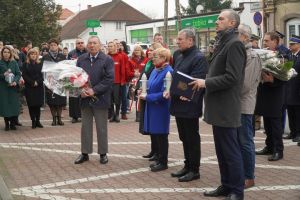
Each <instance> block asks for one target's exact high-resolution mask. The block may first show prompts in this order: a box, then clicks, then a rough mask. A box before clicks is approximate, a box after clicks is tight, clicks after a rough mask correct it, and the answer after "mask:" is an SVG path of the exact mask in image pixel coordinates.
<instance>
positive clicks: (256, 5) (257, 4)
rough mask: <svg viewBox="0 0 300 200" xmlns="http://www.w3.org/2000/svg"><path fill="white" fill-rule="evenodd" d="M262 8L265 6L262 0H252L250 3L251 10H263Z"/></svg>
mask: <svg viewBox="0 0 300 200" xmlns="http://www.w3.org/2000/svg"><path fill="white" fill-rule="evenodd" d="M262 8H263V6H262V4H261V3H260V2H252V3H251V4H250V12H258V11H261V10H262Z"/></svg>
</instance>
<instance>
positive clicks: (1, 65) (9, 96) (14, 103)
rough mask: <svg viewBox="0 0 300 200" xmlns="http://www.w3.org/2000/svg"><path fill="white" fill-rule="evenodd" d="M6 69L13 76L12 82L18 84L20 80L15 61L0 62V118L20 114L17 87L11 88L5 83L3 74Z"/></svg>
mask: <svg viewBox="0 0 300 200" xmlns="http://www.w3.org/2000/svg"><path fill="white" fill-rule="evenodd" d="M8 69H10V70H11V72H12V73H13V74H14V75H15V77H14V82H16V83H18V82H19V80H20V78H21V72H20V70H19V66H18V63H17V62H16V61H15V60H12V61H9V62H5V61H4V60H0V94H1V96H0V116H2V117H13V116H18V115H19V112H20V100H19V94H18V87H17V86H15V87H11V86H9V84H8V83H7V82H6V81H5V76H4V73H5V72H6V71H7V70H8Z"/></svg>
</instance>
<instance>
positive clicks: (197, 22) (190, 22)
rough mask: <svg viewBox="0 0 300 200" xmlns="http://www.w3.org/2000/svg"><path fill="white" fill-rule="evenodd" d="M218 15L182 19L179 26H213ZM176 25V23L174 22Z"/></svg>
mask: <svg viewBox="0 0 300 200" xmlns="http://www.w3.org/2000/svg"><path fill="white" fill-rule="evenodd" d="M218 16H219V15H210V16H202V17H197V18H189V19H182V21H181V28H182V29H184V28H188V27H193V28H195V29H203V28H214V27H216V21H217V19H218ZM176 25H177V23H176Z"/></svg>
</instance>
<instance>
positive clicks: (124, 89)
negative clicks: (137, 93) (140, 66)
mask: <svg viewBox="0 0 300 200" xmlns="http://www.w3.org/2000/svg"><path fill="white" fill-rule="evenodd" d="M127 93H128V86H127V84H125V85H121V95H122V107H121V114H122V115H125V114H126V113H127V107H128V104H127Z"/></svg>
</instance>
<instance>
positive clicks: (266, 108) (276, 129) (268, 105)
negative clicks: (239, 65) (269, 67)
mask: <svg viewBox="0 0 300 200" xmlns="http://www.w3.org/2000/svg"><path fill="white" fill-rule="evenodd" d="M279 40H280V38H279V36H278V34H277V33H275V32H267V33H265V35H264V47H265V48H269V49H270V50H272V51H276V50H277V49H278V46H279ZM279 55H281V53H280V52H279ZM262 78H263V82H262V83H260V84H259V87H258V90H257V101H256V107H255V114H258V115H261V116H263V121H264V128H265V131H266V135H267V138H266V141H265V143H266V146H265V147H264V148H263V149H262V150H258V151H256V155H271V156H270V157H269V158H268V160H269V161H277V160H280V159H282V158H283V149H284V147H283V141H282V133H283V126H282V110H283V104H284V85H285V81H281V80H279V79H277V78H275V77H273V75H272V74H271V73H268V72H262Z"/></svg>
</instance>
